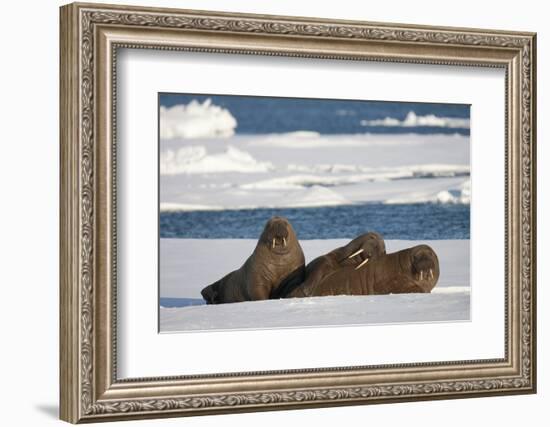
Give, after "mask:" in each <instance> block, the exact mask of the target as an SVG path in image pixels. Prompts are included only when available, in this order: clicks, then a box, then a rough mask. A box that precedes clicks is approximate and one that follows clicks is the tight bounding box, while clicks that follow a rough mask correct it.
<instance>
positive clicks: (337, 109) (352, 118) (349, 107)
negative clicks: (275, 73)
mask: <svg viewBox="0 0 550 427" xmlns="http://www.w3.org/2000/svg"><path fill="white" fill-rule="evenodd" d="M208 98H210V99H211V100H212V103H213V104H214V105H218V106H220V107H223V108H226V109H228V110H229V111H230V112H231V114H232V115H233V116H234V117H235V119H236V120H237V123H238V125H237V129H236V133H237V134H265V133H281V132H293V131H298V130H309V131H316V132H319V133H321V134H331V135H334V134H342V133H345V134H354V133H366V132H369V133H411V132H413V133H420V134H430V133H449V134H453V133H459V134H461V135H469V134H470V129H460V128H444V127H433V126H419V127H387V126H364V125H362V124H361V120H378V119H384V118H386V117H391V118H394V119H398V120H403V119H404V118H405V117H406V116H407V113H408V112H409V111H413V112H414V113H416V115H417V116H425V115H428V114H433V115H435V116H438V117H452V118H462V119H464V118H469V117H470V106H469V105H464V104H434V103H417V102H383V101H355V100H335V99H331V100H326V99H301V98H278V97H259V96H235V95H195V94H193V95H184V94H167V93H166V94H160V96H159V102H160V105H162V106H165V107H171V106H173V105H177V104H188V103H189V102H191V101H192V100H193V99H196V100H197V101H200V102H201V103H202V102H204V101H205V100H206V99H208Z"/></svg>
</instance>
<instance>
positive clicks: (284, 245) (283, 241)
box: [283, 237, 286, 248]
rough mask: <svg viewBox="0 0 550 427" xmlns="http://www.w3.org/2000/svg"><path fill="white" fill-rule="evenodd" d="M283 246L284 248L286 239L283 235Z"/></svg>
mask: <svg viewBox="0 0 550 427" xmlns="http://www.w3.org/2000/svg"><path fill="white" fill-rule="evenodd" d="M283 247H285V248H286V239H285V238H284V237H283Z"/></svg>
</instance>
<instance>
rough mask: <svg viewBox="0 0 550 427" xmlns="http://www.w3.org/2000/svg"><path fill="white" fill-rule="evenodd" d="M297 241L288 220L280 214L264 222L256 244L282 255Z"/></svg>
mask: <svg viewBox="0 0 550 427" xmlns="http://www.w3.org/2000/svg"><path fill="white" fill-rule="evenodd" d="M297 241H298V240H297V237H296V233H295V232H294V229H293V228H292V225H290V222H289V221H288V220H287V219H286V218H283V217H281V216H274V217H272V218H270V219H269V221H267V223H266V224H265V227H264V231H263V232H262V235H261V236H260V239H259V241H258V246H260V245H261V246H264V247H266V248H268V249H269V250H270V251H271V252H273V253H275V254H278V255H284V254H286V253H288V252H289V251H290V250H291V248H292V247H294V246H295V245H296V243H297Z"/></svg>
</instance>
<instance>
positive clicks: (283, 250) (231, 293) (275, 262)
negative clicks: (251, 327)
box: [201, 216, 305, 304]
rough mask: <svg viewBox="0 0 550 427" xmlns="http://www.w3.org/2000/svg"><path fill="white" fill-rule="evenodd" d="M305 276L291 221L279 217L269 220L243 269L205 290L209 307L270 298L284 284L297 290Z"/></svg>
mask: <svg viewBox="0 0 550 427" xmlns="http://www.w3.org/2000/svg"><path fill="white" fill-rule="evenodd" d="M304 276H305V258H304V252H303V251H302V248H301V246H300V243H299V242H298V238H297V237H296V233H295V232H294V229H293V228H292V225H290V222H289V221H288V220H287V219H286V218H283V217H279V216H275V217H272V218H271V219H270V220H269V221H267V223H266V225H265V227H264V230H263V232H262V234H261V236H260V239H259V240H258V244H257V245H256V248H255V249H254V252H253V253H252V255H250V257H248V259H247V260H246V261H245V263H244V264H243V265H242V267H241V268H239V269H238V270H235V271H232V272H231V273H229V274H227V275H226V276H224V277H223V278H221V279H220V280H218V281H217V282H215V283H212V284H211V285H209V286H207V287H205V288H204V289H203V290H202V291H201V294H202V297H203V298H204V300H205V301H206V303H207V304H222V303H230V302H242V301H257V300H265V299H269V298H270V297H271V296H272V295H273V293H274V292H275V291H276V290H277V288H278V287H279V286H281V285H283V286H290V287H293V284H296V283H302V282H303V280H304Z"/></svg>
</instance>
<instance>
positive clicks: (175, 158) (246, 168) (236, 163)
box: [160, 145, 273, 175]
mask: <svg viewBox="0 0 550 427" xmlns="http://www.w3.org/2000/svg"><path fill="white" fill-rule="evenodd" d="M272 169H273V165H272V164H271V163H270V162H258V161H257V160H256V159H254V158H253V157H252V156H251V155H250V154H249V153H247V152H245V151H242V150H239V149H238V148H236V147H234V146H232V145H229V146H228V147H227V148H226V150H225V151H224V152H223V153H219V154H208V152H207V150H206V147H204V146H203V145H199V146H196V145H190V146H186V147H182V148H179V149H178V150H177V151H174V150H165V151H162V152H161V153H160V173H161V175H176V174H180V173H187V174H201V173H214V172H215V173H224V172H241V173H251V172H267V171H269V170H272Z"/></svg>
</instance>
